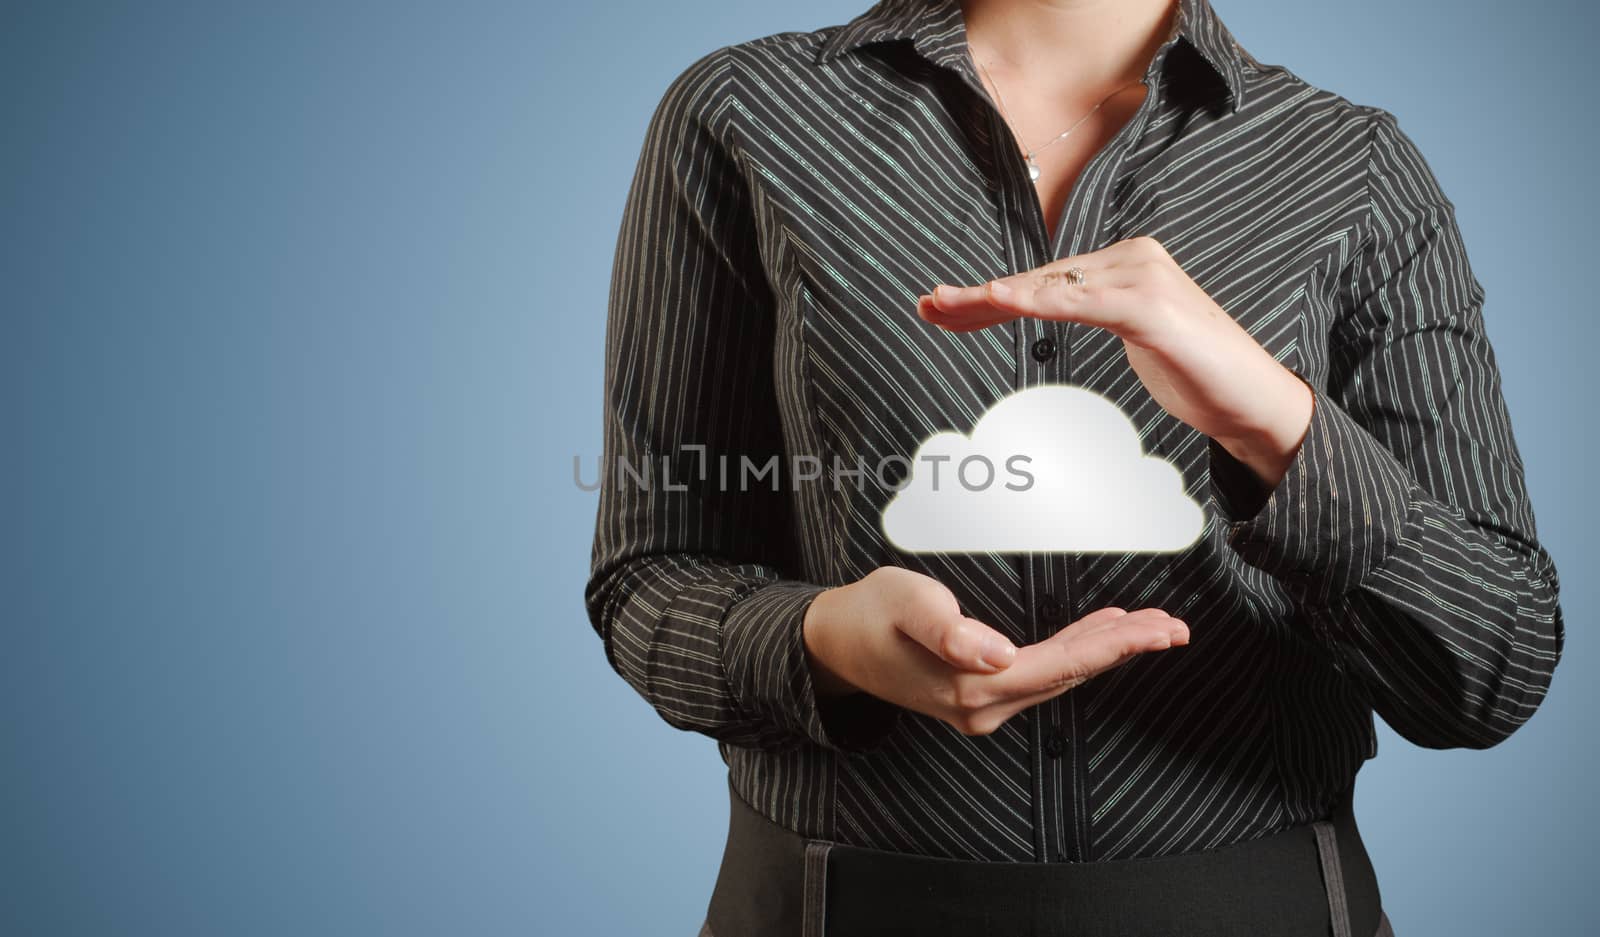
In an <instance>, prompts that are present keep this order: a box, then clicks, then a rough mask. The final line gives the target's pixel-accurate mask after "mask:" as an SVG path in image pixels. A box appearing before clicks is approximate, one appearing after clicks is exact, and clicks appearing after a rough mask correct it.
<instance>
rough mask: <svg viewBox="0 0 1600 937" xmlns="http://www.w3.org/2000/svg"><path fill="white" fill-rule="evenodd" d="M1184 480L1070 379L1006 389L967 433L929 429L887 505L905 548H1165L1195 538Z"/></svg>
mask: <svg viewBox="0 0 1600 937" xmlns="http://www.w3.org/2000/svg"><path fill="white" fill-rule="evenodd" d="M1204 526H1205V512H1204V510H1203V509H1202V508H1201V507H1200V505H1199V504H1197V503H1195V501H1194V500H1193V499H1192V498H1190V497H1189V496H1188V494H1187V493H1186V492H1185V490H1184V483H1183V475H1182V473H1181V472H1179V471H1178V469H1177V468H1176V467H1174V466H1173V465H1172V464H1171V463H1170V462H1167V461H1166V460H1165V459H1162V458H1161V457H1159V456H1147V455H1145V454H1144V452H1143V447H1142V446H1141V445H1140V444H1139V434H1138V431H1137V429H1135V427H1134V425H1133V421H1131V420H1129V419H1128V417H1127V415H1126V414H1124V413H1123V412H1122V410H1121V409H1119V408H1118V407H1117V405H1116V404H1114V403H1112V402H1111V401H1110V400H1108V399H1106V398H1105V397H1103V396H1101V395H1100V394H1097V393H1095V392H1094V391H1091V390H1088V389H1086V388H1083V387H1078V386H1075V385H1071V384H1046V385H1042V386H1038V387H1030V388H1026V389H1024V390H1020V391H1017V392H1016V393H1013V394H1010V395H1008V396H1006V397H1004V398H1002V399H1000V400H999V401H997V402H996V403H995V404H994V406H992V407H990V408H989V410H988V411H987V412H986V413H984V414H983V416H981V417H979V419H978V424H977V425H976V426H974V427H973V428H972V434H971V435H970V436H965V435H962V434H961V433H952V432H942V433H935V434H934V435H932V436H930V437H928V438H927V439H926V440H924V441H923V443H922V445H921V446H919V447H918V448H917V453H916V455H915V456H914V457H913V458H912V460H911V476H910V478H909V479H908V480H907V481H906V482H905V484H904V485H903V487H902V488H901V489H900V491H898V492H897V493H896V494H895V496H894V497H893V498H892V499H891V500H890V501H889V504H888V505H887V506H886V507H885V508H884V510H883V532H884V535H885V536H886V537H888V539H889V540H890V542H892V543H893V544H894V545H895V546H896V547H897V548H899V549H900V550H903V551H906V552H910V553H991V552H992V553H1028V552H1031V553H1053V552H1078V553H1095V552H1103V553H1149V552H1155V553H1163V552H1175V551H1178V550H1183V549H1185V548H1187V547H1188V546H1189V545H1190V544H1192V543H1194V542H1195V540H1196V539H1197V538H1198V537H1199V536H1200V532H1201V530H1202V529H1203V528H1204Z"/></svg>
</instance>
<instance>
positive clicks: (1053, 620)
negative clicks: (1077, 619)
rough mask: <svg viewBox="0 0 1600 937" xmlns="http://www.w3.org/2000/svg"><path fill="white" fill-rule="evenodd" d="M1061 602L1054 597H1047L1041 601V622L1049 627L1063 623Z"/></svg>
mask: <svg viewBox="0 0 1600 937" xmlns="http://www.w3.org/2000/svg"><path fill="white" fill-rule="evenodd" d="M1063 611H1065V610H1064V609H1063V608H1062V607H1061V600H1060V599H1057V598H1056V597H1055V596H1053V595H1047V596H1045V597H1044V598H1042V599H1040V600H1039V620H1040V621H1042V622H1044V623H1045V624H1047V625H1054V624H1057V623H1058V622H1060V621H1061V615H1062V612H1063Z"/></svg>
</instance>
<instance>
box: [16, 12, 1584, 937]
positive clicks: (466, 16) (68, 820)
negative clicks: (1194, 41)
mask: <svg viewBox="0 0 1600 937" xmlns="http://www.w3.org/2000/svg"><path fill="white" fill-rule="evenodd" d="M866 5H867V3H866V0H856V2H825V3H811V4H805V5H803V6H802V5H790V4H780V3H771V2H768V3H761V2H752V3H747V4H744V5H742V6H740V7H738V8H735V7H734V6H733V5H732V4H727V3H710V2H679V3H674V4H670V5H663V4H660V3H647V2H639V0H633V2H627V3H612V4H603V5H583V4H566V5H537V4H512V3H504V4H496V3H484V2H471V3H452V4H444V3H435V4H432V5H422V4H405V5H381V4H375V3H374V4H357V3H332V4H328V3H288V4H281V5H266V4H261V5H257V6H254V7H252V6H246V5H242V4H210V3H206V4H202V3H193V4H172V3H146V4H137V5H136V4H116V3H100V4H85V3H65V2H63V3H48V4H43V3H41V4H18V3H5V4H3V5H0V11H3V12H0V89H3V90H0V230H3V232H4V249H3V250H0V309H3V313H4V319H3V323H4V332H3V339H0V355H3V368H0V380H3V381H4V394H3V397H0V400H3V407H4V413H5V418H6V423H5V433H4V437H3V438H4V441H5V442H4V457H3V458H0V471H3V473H4V482H5V484H4V491H5V493H6V496H7V497H6V499H5V513H4V518H3V520H4V529H5V534H6V536H5V540H4V543H5V563H4V589H3V592H0V594H3V602H4V605H3V623H4V631H3V638H4V643H3V645H0V756H3V762H0V882H3V885H0V933H3V934H6V935H8V937H9V935H41V937H42V935H51V937H54V935H79V934H82V935H111V934H116V935H163V937H173V935H189V934H197V935H200V934H203V935H224V934H225V935H230V937H247V935H266V934H272V935H287V934H293V935H322V934H329V935H332V934H339V935H348V934H384V935H437V934H472V935H510V934H543V933H551V934H553V933H582V934H603V935H616V934H641V935H656V934H659V935H678V937H688V935H690V934H692V933H694V931H695V929H696V928H697V927H698V925H699V922H700V919H701V916H702V913H703V911H704V908H705V903H706V901H707V898H708V896H709V894H710V890H711V886H712V883H713V881H714V880H715V875H716V868H717V862H718V860H719V858H720V855H721V849H722V845H723V836H724V834H725V831H726V813H725V810H726V799H725V798H726V795H725V788H724V781H723V778H724V771H723V765H722V763H721V761H720V759H719V758H718V756H717V753H716V750H715V747H714V745H713V743H712V742H711V741H710V740H709V739H707V738H704V737H700V736H696V735H690V734H685V733H680V732H677V731H675V730H672V729H670V728H669V727H668V726H667V725H666V724H665V723H663V722H661V721H660V720H659V719H658V718H657V717H656V716H655V714H654V713H653V712H652V711H651V710H650V709H649V708H648V707H647V706H646V705H645V704H644V702H643V701H642V700H640V699H639V698H638V697H636V696H635V695H633V691H632V690H630V689H629V688H628V687H627V685H626V684H624V683H623V682H622V680H621V679H620V678H619V677H617V676H615V675H614V674H613V673H612V672H611V671H610V670H608V669H607V667H606V664H605V661H604V658H603V655H602V653H601V647H600V643H599V640H598V638H597V637H596V636H595V634H594V633H593V631H592V630H591V629H590V626H589V624H588V622H587V620H586V618H585V616H584V611H583V608H582V604H581V593H582V587H583V583H584V579H585V574H586V569H587V562H588V550H589V537H590V533H591V530H592V523H593V511H594V496H593V495H592V494H588V493H584V492H581V491H579V490H578V489H577V488H576V487H575V485H574V483H573V481H572V477H571V458H572V456H573V455H574V454H576V453H581V454H584V455H585V456H593V455H594V454H595V453H597V452H598V447H599V443H600V439H599V416H600V392H601V377H600V375H601V370H600V369H601V338H602V330H603V328H604V314H605V301H606V291H607V279H608V276H609V269H610V262H611V251H612V248H613V245H614V242H615V237H616V230H617V224H618V221H619V218H620V212H621V206H622V201H623V197H624V195H625V193H626V186H627V183H628V180H629V177H630V175H631V172H632V170H633V166H634V161H635V159H636V157H637V154H638V150H639V146H640V143H641V141H642V134H643V129H644V125H645V121H646V119H647V117H648V116H649V113H650V111H651V109H652V108H653V106H654V104H655V103H656V101H657V100H658V98H659V96H660V94H661V92H662V91H663V89H664V88H665V86H666V83H667V82H668V81H669V80H670V79H671V78H672V77H673V76H674V75H675V74H676V73H677V72H678V71H679V70H680V69H681V68H682V67H683V66H685V65H687V64H688V62H690V61H691V60H693V59H694V58H695V57H697V56H699V55H700V54H702V53H704V52H706V51H709V50H710V49H712V48H714V47H716V46H718V45H721V44H723V43H728V42H736V41H741V40H744V39H749V38H753V37H756V36H760V35H764V34H767V33H771V32H777V31H780V30H786V29H813V28H817V27H820V26H823V25H826V24H830V23H837V22H843V21H845V20H847V19H849V18H850V17H851V16H853V15H855V13H857V12H859V11H860V10H862V9H864V8H865V6H866ZM1217 7H1218V9H1219V11H1220V12H1221V13H1222V15H1223V16H1224V18H1225V20H1226V21H1227V22H1228V23H1229V24H1230V26H1232V27H1233V28H1234V30H1235V31H1236V33H1237V34H1238V35H1239V37H1240V39H1241V41H1242V42H1244V44H1245V45H1246V46H1247V47H1248V48H1250V49H1251V50H1252V51H1253V52H1254V53H1255V54H1256V55H1257V56H1258V57H1260V58H1261V59H1263V60H1264V61H1268V62H1282V63H1285V64H1288V65H1289V66H1290V67H1291V68H1293V69H1294V70H1295V71H1296V72H1297V73H1299V74H1301V75H1302V76H1304V77H1305V78H1306V79H1308V80H1310V81H1312V82H1313V83H1316V84H1319V85H1321V86H1323V87H1326V88H1330V89H1332V90H1335V91H1338V92H1340V93H1342V94H1344V95H1346V96H1347V97H1349V98H1351V99H1353V100H1355V101H1358V102H1361V103H1369V104H1378V105H1381V106H1384V107H1387V108H1389V109H1390V110H1392V111H1394V112H1395V113H1396V114H1397V115H1398V116H1399V117H1400V120H1401V124H1402V126H1403V127H1404V128H1405V129H1406V130H1407V131H1408V132H1409V133H1410V134H1411V135H1413V136H1414V138H1415V139H1416V140H1417V141H1418V142H1419V144H1420V145H1421V147H1422V148H1423V151H1424V152H1425V153H1426V154H1427V156H1428V157H1429V159H1430V161H1431V164H1432V166H1433V167H1434V169H1435V171H1436V172H1437V173H1438V175H1439V177H1440V178H1441V180H1442V181H1443V184H1444V186H1445V189H1446V191H1447V192H1448V193H1449V194H1450V196H1451V197H1452V198H1453V200H1454V201H1455V202H1456V204H1457V207H1458V210H1459V217H1460V222H1461V225H1462V228H1463V231H1464V233H1465V237H1466V239H1467V241H1468V246H1469V250H1470V252H1471V255H1472V257H1473V259H1474V261H1475V265H1476V271H1477V273H1478V275H1479V277H1480V279H1481V281H1482V282H1483V283H1484V285H1485V287H1486V289H1487V294H1488V300H1487V306H1486V315H1487V317H1488V322H1489V328H1490V331H1491V335H1492V338H1493V340H1494V343H1495V345H1496V347H1497V349H1498V352H1499V355H1500V361H1501V364H1502V367H1503V370H1504V379H1505V392H1506V395H1507V397H1508V398H1509V401H1510V406H1511V409H1512V411H1513V415H1514V418H1515V421H1516V427H1517V436H1518V441H1519V443H1520V445H1521V447H1522V451H1523V454H1524V457H1525V459H1526V463H1527V473H1528V481H1529V485H1530V487H1531V489H1532V492H1533V495H1534V505H1535V509H1536V511H1537V514H1538V520H1539V526H1540V532H1541V534H1542V535H1543V537H1544V539H1545V540H1546V542H1547V543H1548V545H1549V547H1550V549H1551V550H1552V552H1553V553H1554V554H1555V556H1556V559H1557V562H1558V564H1559V567H1560V571H1561V573H1562V574H1563V577H1564V583H1563V585H1564V593H1563V598H1564V603H1563V604H1564V609H1565V611H1566V614H1567V618H1568V623H1569V629H1570V632H1571V634H1570V638H1569V643H1568V648H1567V655H1566V658H1565V660H1564V661H1563V663H1562V665H1561V667H1560V669H1559V670H1558V672H1557V676H1556V680H1555V685H1554V688H1553V690H1552V691H1551V693H1550V696H1549V697H1548V699H1547V701H1546V703H1545V706H1544V708H1543V709H1542V710H1541V711H1540V712H1539V713H1538V715H1537V716H1536V717H1535V718H1534V719H1533V721H1532V722H1531V723H1529V724H1528V725H1527V726H1526V727H1524V728H1523V729H1522V730H1521V731H1519V732H1518V733H1517V734H1516V735H1514V736H1513V737H1512V738H1511V739H1510V740H1508V741H1507V742H1506V743H1504V744H1502V745H1500V746H1499V747H1497V748H1495V749H1491V750H1489V751H1484V752H1472V751H1452V752H1435V751H1423V750H1419V749H1417V748H1415V747H1413V746H1411V745H1409V744H1408V743H1406V742H1404V741H1403V740H1401V739H1399V738H1398V737H1397V736H1395V735H1393V734H1392V733H1390V732H1388V731H1387V730H1386V729H1385V730H1384V735H1383V738H1382V740H1381V743H1380V754H1379V756H1378V758H1377V759H1376V760H1375V761H1373V762H1369V763H1368V764H1367V766H1366V768H1365V769H1364V770H1363V772H1362V777H1361V782H1360V784H1359V786H1358V799H1357V806H1358V810H1359V814H1360V820H1361V822H1362V824H1363V826H1364V829H1365V833H1366V837H1367V842H1368V844H1369V845H1370V848H1371V850H1372V853H1373V856H1374V859H1375V862H1376V864H1377V867H1378V871H1379V875H1380V880H1381V883H1382V887H1383V892H1384V896H1385V899H1386V903H1387V905H1388V907H1389V909H1390V913H1391V915H1392V917H1393V919H1394V921H1395V924H1396V927H1397V931H1398V933H1399V934H1400V935H1401V937H1422V935H1462V934H1504V933H1520V934H1530V933H1538V934H1550V935H1555V934H1561V935H1579V934H1592V933H1595V932H1597V930H1600V907H1597V897H1596V894H1595V890H1594V888H1593V887H1592V883H1593V878H1594V872H1595V869H1594V862H1593V858H1592V857H1593V855H1594V853H1595V844H1594V842H1593V840H1594V837H1595V835H1596V832H1597V829H1596V827H1597V824H1596V820H1597V807H1596V804H1595V801H1596V798H1595V797H1594V795H1593V793H1592V786H1591V784H1590V779H1591V778H1592V777H1593V775H1594V772H1595V768H1596V744H1595V738H1596V728H1597V724H1596V719H1595V716H1594V713H1595V709H1596V702H1597V690H1596V685H1597V679H1596V678H1597V677H1600V660H1597V658H1596V655H1595V650H1594V645H1593V644H1591V643H1590V641H1589V636H1590V627H1589V625H1590V621H1591V619H1592V616H1593V613H1594V610H1595V588H1594V579H1593V578H1592V576H1591V575H1590V574H1591V571H1592V570H1593V569H1594V567H1595V550H1594V546H1593V543H1594V537H1593V531H1594V530H1595V525H1596V521H1597V518H1596V516H1595V512H1594V508H1593V497H1592V494H1591V493H1592V491H1593V487H1592V485H1591V484H1590V474H1591V469H1588V468H1586V467H1585V466H1586V465H1587V464H1589V463H1590V461H1591V458H1592V453H1591V441H1592V440H1591V437H1590V432H1589V431H1590V430H1592V428H1593V426H1594V420H1593V417H1592V413H1591V411H1590V409H1589V407H1590V394H1589V393H1588V384H1589V382H1590V381H1591V380H1592V377H1593V374H1592V368H1590V367H1586V365H1587V364H1588V358H1589V356H1590V354H1591V349H1593V348H1594V346H1595V342H1596V337H1597V336H1596V326H1595V316H1594V312H1593V303H1592V301H1591V300H1590V299H1589V292H1588V288H1586V287H1584V286H1583V283H1584V281H1585V279H1586V277H1587V276H1588V275H1589V274H1590V273H1592V272H1593V270H1594V260H1593V253H1594V246H1595V245H1594V243H1593V239H1592V238H1591V237H1590V235H1589V232H1590V231H1591V219H1592V217H1593V208H1594V204H1595V184H1594V181H1593V178H1594V177H1593V173H1592V171H1591V167H1590V159H1589V157H1590V155H1591V154H1592V153H1593V152H1594V148H1595V142H1596V141H1595V130H1594V126H1595V124H1594V119H1593V117H1592V111H1591V108H1590V100H1591V98H1592V96H1593V79H1592V70H1591V68H1590V66H1589V65H1588V60H1589V56H1590V49H1589V45H1590V43H1591V41H1592V37H1593V35H1594V34H1595V25H1596V23H1595V18H1596V14H1595V12H1594V7H1593V6H1592V5H1588V4H1579V3H1559V4H1552V3H1545V4H1517V5H1513V4H1505V3H1484V2H1458V3H1445V2H1438V0H1435V2H1430V3H1418V4H1397V3H1393V2H1372V0H1350V2H1346V3H1342V4H1339V5H1338V7H1337V14H1336V15H1335V14H1334V13H1333V10H1334V9H1335V8H1333V7H1330V6H1328V5H1327V4H1321V3H1312V2H1309V0H1301V2H1297V3H1294V4H1285V3H1283V2H1268V0H1217ZM1373 24H1382V26H1381V28H1375V27H1374V25H1373ZM1513 167H1514V168H1515V171H1514V172H1513V171H1509V170H1511V169H1512V168H1513ZM1574 425H1577V426H1580V427H1582V428H1583V431H1582V432H1580V433H1578V434H1577V435H1574V433H1573V431H1572V429H1571V427H1572V426H1574ZM730 937H731V935H730Z"/></svg>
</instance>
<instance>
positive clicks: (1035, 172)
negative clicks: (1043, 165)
mask: <svg viewBox="0 0 1600 937" xmlns="http://www.w3.org/2000/svg"><path fill="white" fill-rule="evenodd" d="M1039 175H1040V172H1039V164H1038V163H1036V162H1034V161H1033V154H1032V153H1029V154H1028V178H1029V179H1032V180H1033V181H1034V182H1038V181H1039Z"/></svg>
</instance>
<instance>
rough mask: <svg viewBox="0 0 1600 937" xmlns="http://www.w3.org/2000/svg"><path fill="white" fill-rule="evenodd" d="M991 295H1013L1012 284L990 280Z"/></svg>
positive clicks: (995, 296) (999, 296)
mask: <svg viewBox="0 0 1600 937" xmlns="http://www.w3.org/2000/svg"><path fill="white" fill-rule="evenodd" d="M989 295H990V296H992V297H994V298H995V299H1006V298H1008V297H1010V296H1011V286H1010V284H1008V283H1001V282H1000V281H999V280H990V281H989Z"/></svg>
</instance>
